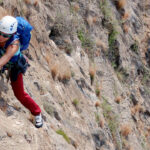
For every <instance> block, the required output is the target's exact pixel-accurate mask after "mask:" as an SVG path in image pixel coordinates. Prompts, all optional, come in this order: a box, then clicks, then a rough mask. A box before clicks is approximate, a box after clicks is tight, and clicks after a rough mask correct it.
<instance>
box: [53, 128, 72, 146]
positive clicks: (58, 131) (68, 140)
mask: <svg viewBox="0 0 150 150" xmlns="http://www.w3.org/2000/svg"><path fill="white" fill-rule="evenodd" d="M56 133H57V134H59V135H62V136H63V138H64V139H65V140H66V141H67V142H68V143H69V144H70V138H69V137H68V136H67V135H66V133H65V132H64V131H63V130H62V129H59V130H57V131H56Z"/></svg>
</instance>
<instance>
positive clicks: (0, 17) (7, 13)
mask: <svg viewBox="0 0 150 150" xmlns="http://www.w3.org/2000/svg"><path fill="white" fill-rule="evenodd" d="M0 12H1V13H0V19H2V18H3V17H4V16H7V15H10V13H9V12H8V11H6V9H4V8H2V7H0Z"/></svg>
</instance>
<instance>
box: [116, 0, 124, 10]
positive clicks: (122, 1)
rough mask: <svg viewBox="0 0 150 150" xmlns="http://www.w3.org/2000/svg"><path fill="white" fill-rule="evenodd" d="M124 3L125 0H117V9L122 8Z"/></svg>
mask: <svg viewBox="0 0 150 150" xmlns="http://www.w3.org/2000/svg"><path fill="white" fill-rule="evenodd" d="M125 5H126V0H119V1H118V2H117V8H118V9H121V8H124V7H125Z"/></svg>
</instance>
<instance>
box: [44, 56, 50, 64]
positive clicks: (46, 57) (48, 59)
mask: <svg viewBox="0 0 150 150" xmlns="http://www.w3.org/2000/svg"><path fill="white" fill-rule="evenodd" d="M45 60H46V62H47V63H48V65H49V64H50V60H51V59H50V56H49V55H45Z"/></svg>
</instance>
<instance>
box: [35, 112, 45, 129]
mask: <svg viewBox="0 0 150 150" xmlns="http://www.w3.org/2000/svg"><path fill="white" fill-rule="evenodd" d="M42 126H43V119H42V115H41V114H39V115H37V116H35V127H36V128H41V127H42Z"/></svg>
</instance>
